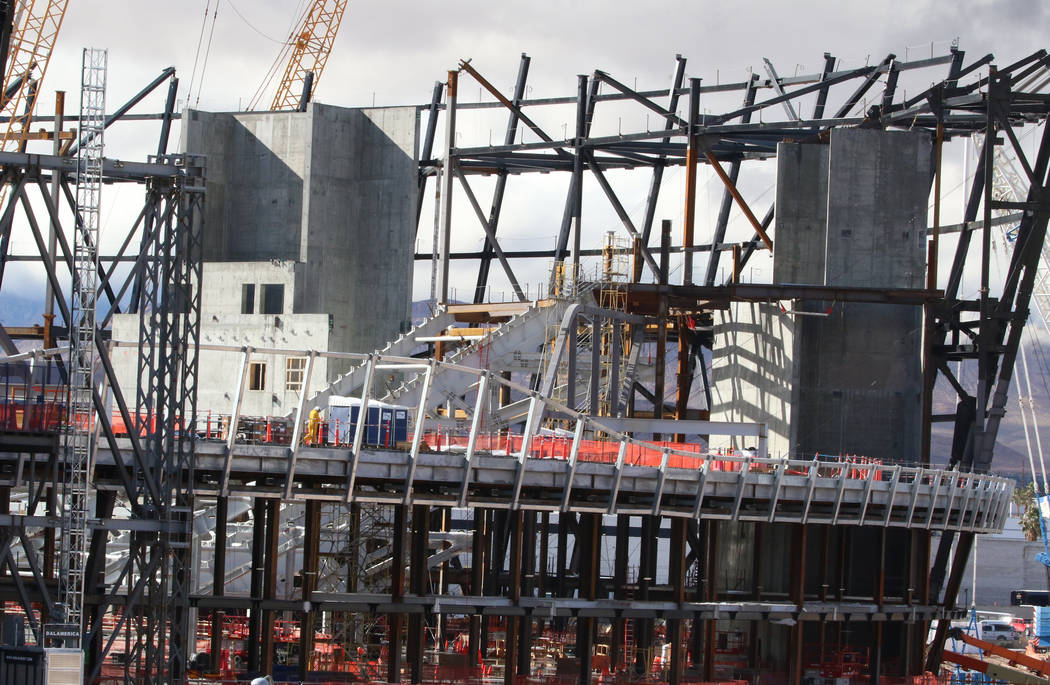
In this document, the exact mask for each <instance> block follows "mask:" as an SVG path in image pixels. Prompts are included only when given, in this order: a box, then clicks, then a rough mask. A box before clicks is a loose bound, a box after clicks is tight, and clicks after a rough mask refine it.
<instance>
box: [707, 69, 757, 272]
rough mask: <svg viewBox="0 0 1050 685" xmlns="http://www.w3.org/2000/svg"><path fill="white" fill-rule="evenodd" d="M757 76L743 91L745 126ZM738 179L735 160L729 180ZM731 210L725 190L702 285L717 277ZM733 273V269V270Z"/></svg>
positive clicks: (735, 252) (736, 249) (736, 262)
mask: <svg viewBox="0 0 1050 685" xmlns="http://www.w3.org/2000/svg"><path fill="white" fill-rule="evenodd" d="M757 84H758V74H751V78H750V79H748V82H747V88H746V89H745V90H744V108H745V110H746V111H745V112H744V113H743V114H742V115H741V116H740V123H742V124H747V123H749V122H750V121H751V112H752V111H753V110H751V109H748V108H750V107H751V106H752V105H754V104H755V94H756V93H757V92H758V88H757ZM739 178H740V161H739V160H736V161H734V162H733V163H732V164H730V165H729V179H730V181H731V182H732V183H733V185H736V182H737V180H738V179H739ZM732 208H733V196H732V194H731V193H730V192H729V189H728V188H726V189H725V190H723V191H722V204H721V206H719V208H718V219H717V220H716V221H715V232H714V237H712V238H711V252H710V253H709V254H710V257H709V259H708V261H707V273H706V275H705V276H704V285H714V284H715V277H716V276H717V275H718V260H719V257H721V255H722V252H721V251H720V250H719V249H718V247H719V245H721V244H722V241H724V240H725V237H726V227H727V226H728V225H729V212H730V210H731V209H732ZM739 251H740V246H739V245H736V246H734V248H733V256H734V260H733V264H734V267H736V266H738V265H739V261H740V257H739ZM734 271H735V269H734ZM733 281H734V282H739V279H738V278H736V277H734V278H733Z"/></svg>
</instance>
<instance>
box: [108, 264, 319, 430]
mask: <svg viewBox="0 0 1050 685" xmlns="http://www.w3.org/2000/svg"><path fill="white" fill-rule="evenodd" d="M296 267H297V265H296V264H295V263H293V262H276V263H274V262H232V263H228V262H207V263H205V264H204V269H203V280H202V288H203V293H204V297H202V303H201V343H203V344H213V345H233V346H237V347H244V346H251V347H255V348H260V347H262V348H285V349H297V350H298V349H301V350H317V351H319V352H324V351H328V350H330V349H331V348H330V346H329V331H328V315H327V314H293V313H292V299H293V298H294V296H295V289H296V276H297V274H296V272H297V268H296ZM244 283H253V284H255V286H256V299H257V300H258V298H260V297H261V286H262V285H263V284H267V283H268V284H281V285H284V287H285V297H284V300H285V306H284V312H283V313H281V314H279V315H276V314H241V286H242V285H243V284H244ZM256 311H258V309H257V310H256ZM138 323H139V321H138V315H137V314H118V315H116V316H115V317H113V338H114V340H129V341H135V340H137V339H138ZM288 356H289V355H272V354H271V355H263V354H253V355H252V358H251V361H252V362H256V363H262V364H265V365H266V366H265V383H264V387H263V388H262V389H259V390H251V389H249V388H248V385H247V384H245V391H244V399H243V401H242V405H241V414H242V415H244V416H284V415H286V414H289V413H291V412H292V411H294V410H295V407H296V404H297V403H298V400H299V395H300V393H299V391H296V390H289V389H288V385H287V375H286V369H287V358H288ZM290 356H298V355H290ZM328 363H329V362H328V360H325V359H321V358H318V359H316V360H315V361H314V370H313V374H312V378H311V382H310V384H309V386H308V388H307V394H308V395H312V394H314V393H316V392H317V391H319V390H320V389H321V388H323V387H324V386H325V385H326V379H327V376H328ZM241 364H242V356H241V353H240V352H215V351H210V350H204V351H202V352H201V356H200V372H199V379H200V381H199V384H198V392H197V411H198V415H199V416H201V417H203V416H206V415H207V413H208V412H209V411H210V412H212V413H213V414H229V413H230V412H231V411H232V408H233V398H234V396H235V394H236V388H237V380H238V378H239V376H240V371H241ZM113 365H114V367H115V370H116V372H117V378H118V379H119V382H120V385H121V388H122V389H123V391H124V394H125V397H128V398H134V396H135V372H136V350H135V349H133V348H123V347H122V348H117V349H115V350H114V352H113ZM307 409H309V408H307Z"/></svg>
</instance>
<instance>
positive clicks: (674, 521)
mask: <svg viewBox="0 0 1050 685" xmlns="http://www.w3.org/2000/svg"><path fill="white" fill-rule="evenodd" d="M667 582H668V584H669V585H670V586H671V597H672V601H673V602H674V603H675V604H677V605H678V607H679V608H681V606H682V604H683V603H684V602H685V519H683V518H681V517H679V516H673V517H671V558H670V566H669V568H668V569H667ZM668 623H669V627H668V631H667V632H668V640H670V642H671V675H670V685H681V683H682V670H683V667H684V665H685V664H684V661H685V660H684V658H683V656H684V654H683V653H682V619H681V618H677V617H676V618H671V619H668Z"/></svg>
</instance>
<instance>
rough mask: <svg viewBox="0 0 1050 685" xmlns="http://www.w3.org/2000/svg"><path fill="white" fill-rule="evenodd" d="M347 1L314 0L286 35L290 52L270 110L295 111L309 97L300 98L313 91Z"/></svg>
mask: <svg viewBox="0 0 1050 685" xmlns="http://www.w3.org/2000/svg"><path fill="white" fill-rule="evenodd" d="M346 3H347V0H315V1H314V4H313V7H311V8H310V11H309V12H308V13H307V14H306V18H305V19H304V21H303V23H302V25H301V26H300V27H299V28H298V30H296V31H295V32H294V33H293V34H292V35H291V36H290V37H289V41H288V47H289V48H290V49H291V53H290V54H289V56H288V63H287V64H286V65H285V67H284V75H283V76H282V77H281V82H280V83H279V84H278V86H277V93H276V94H275V95H274V97H273V104H272V105H271V106H270V109H271V110H272V111H275V112H277V111H294V110H298V109H300V107H301V106H302V105H303V104H305V102H306V101H307V100H308V99H309V97H307V98H304V97H303V93H304V90H305V91H308V94H309V92H312V91H314V90H316V88H317V82H318V81H320V79H321V72H323V71H324V67H325V64H326V63H327V62H328V55H329V53H330V52H331V50H332V44H333V43H334V42H335V36H336V33H338V31H339V23H340V22H341V21H342V20H343V12H344V11H345V10H346Z"/></svg>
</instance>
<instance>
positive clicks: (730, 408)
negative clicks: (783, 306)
mask: <svg viewBox="0 0 1050 685" xmlns="http://www.w3.org/2000/svg"><path fill="white" fill-rule="evenodd" d="M714 316H715V341H714V346H713V356H712V360H711V383H712V384H713V390H712V393H711V401H712V407H711V420H713V421H740V422H759V423H765V424H766V427H767V430H768V435H769V441H768V443H767V449H768V450H769V454H770V455H771V456H786V455H787V454H788V452H789V451H790V449H791V440H790V434H791V426H792V407H793V406H794V404H795V403H794V401H793V400H792V389H793V388H794V387H795V379H796V377H797V373H798V371H797V367H796V364H795V359H796V354H795V345H796V341H795V327H796V325H797V324H798V322H797V321H795V320H794V317H792V316H791V315H789V314H783V313H782V312H781V311H780V307H779V306H778V305H776V304H766V303H747V302H742V303H734V304H732V305H731V306H730V308H729V309H728V310H726V311H716V312H715V314H714ZM710 446H711V447H712V448H725V447H735V448H738V449H740V448H746V447H753V446H754V445H752V444H750V443H748V444H744V443H740V442H739V441H738V442H737V443H735V444H734V443H733V442H732V441H731V439H730V438H728V437H718V436H711V438H710Z"/></svg>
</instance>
